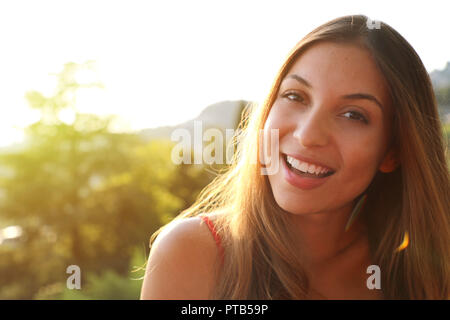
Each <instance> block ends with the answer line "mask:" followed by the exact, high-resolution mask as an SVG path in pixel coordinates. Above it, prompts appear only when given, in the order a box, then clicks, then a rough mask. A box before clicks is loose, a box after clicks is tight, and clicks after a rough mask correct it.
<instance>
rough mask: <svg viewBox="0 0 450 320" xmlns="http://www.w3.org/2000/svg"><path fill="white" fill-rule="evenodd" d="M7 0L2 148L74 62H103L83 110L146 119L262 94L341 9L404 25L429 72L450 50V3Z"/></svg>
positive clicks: (139, 124) (139, 122)
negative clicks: (37, 98) (38, 97)
mask: <svg viewBox="0 0 450 320" xmlns="http://www.w3.org/2000/svg"><path fill="white" fill-rule="evenodd" d="M361 2H362V1H298V0H297V1H287V0H284V1H283V0H277V1H261V0H260V1H243V0H240V1H230V0H228V1H214V0H210V1H195V0H189V1H182V0H180V1H168V0H164V1H150V0H149V1H130V0H126V1H125V0H123V1H112V0H109V1H95V0H90V1H82V0H76V1H63V0H57V1H42V0H39V1H20V0H18V1H17V0H16V1H12V0H11V1H2V2H0V88H1V89H0V108H1V115H0V146H4V145H7V144H9V143H11V142H15V141H19V140H20V139H21V133H20V132H21V130H20V128H23V127H24V126H26V125H28V124H29V123H31V122H33V121H35V120H37V118H36V117H37V114H36V112H33V111H32V110H31V109H29V108H28V107H27V104H26V101H25V99H24V94H25V92H26V91H28V90H39V91H42V92H44V93H47V94H50V93H51V89H52V88H53V86H54V84H55V83H54V77H53V76H51V75H49V73H56V72H59V71H60V70H62V67H63V65H64V63H66V62H70V61H73V62H80V63H81V62H84V61H86V60H95V61H96V62H97V72H98V73H97V77H98V78H99V79H100V80H101V81H102V82H103V84H104V85H105V89H104V90H99V89H98V90H93V92H91V93H89V92H85V93H84V94H83V95H82V96H81V97H80V98H79V109H81V110H82V111H86V112H92V113H98V114H117V115H120V116H121V117H123V121H124V126H125V127H128V128H130V129H141V128H148V127H154V126H160V125H169V124H176V123H180V122H182V121H185V120H188V119H191V118H193V117H195V116H197V115H198V113H199V112H200V111H201V110H202V109H203V108H204V107H206V106H207V105H209V104H213V103H216V102H219V101H222V100H235V99H246V100H257V101H258V100H261V99H262V98H263V97H264V95H265V94H266V93H267V90H268V88H269V86H270V85H271V83H272V80H273V78H274V76H275V73H276V72H277V70H278V68H279V67H280V66H281V63H282V61H283V59H284V58H285V56H286V54H287V53H288V52H289V50H290V49H291V48H292V47H293V46H294V45H295V44H296V43H297V42H298V41H299V40H300V39H301V38H302V37H303V36H304V35H306V33H308V32H309V31H311V30H312V29H313V28H315V27H317V26H319V25H320V24H322V23H325V22H327V21H328V20H331V19H333V18H336V17H339V16H343V15H348V14H365V15H367V16H369V17H370V18H372V19H375V20H382V21H384V22H386V23H388V24H390V25H391V26H392V27H394V28H395V29H396V30H397V31H399V32H400V33H401V34H402V35H403V36H404V37H405V38H406V39H407V40H408V41H409V42H410V43H411V45H412V46H413V47H414V48H415V49H416V51H417V52H418V54H419V56H420V57H421V58H422V60H423V62H424V64H425V66H426V68H427V70H428V71H432V70H434V69H442V68H443V67H444V66H445V63H446V61H448V60H450V42H449V41H448V40H447V39H448V38H449V37H448V34H449V31H450V25H449V24H448V21H447V17H448V10H446V8H447V5H446V3H447V1H431V0H428V1H392V0H389V1H381V0H376V1H375V0H374V1H364V2H363V3H361Z"/></svg>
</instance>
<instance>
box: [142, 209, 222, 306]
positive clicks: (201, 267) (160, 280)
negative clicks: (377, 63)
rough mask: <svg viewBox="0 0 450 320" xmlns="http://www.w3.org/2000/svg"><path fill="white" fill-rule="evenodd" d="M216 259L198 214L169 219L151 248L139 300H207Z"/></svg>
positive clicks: (210, 239) (210, 236) (210, 290)
mask: <svg viewBox="0 0 450 320" xmlns="http://www.w3.org/2000/svg"><path fill="white" fill-rule="evenodd" d="M218 259H219V254H218V250H217V246H216V243H215V241H214V238H213V237H212V235H211V231H210V230H209V229H208V227H207V225H206V224H205V223H203V221H202V220H201V219H200V217H190V218H184V219H181V220H178V221H173V222H172V223H171V224H170V225H169V226H168V227H167V228H166V229H164V230H163V231H162V232H161V233H160V234H159V235H158V236H157V238H156V239H155V241H154V243H153V245H152V247H151V250H150V256H149V259H148V262H147V267H146V271H145V277H144V282H143V284H142V289H141V299H157V300H166V299H173V300H178V299H192V300H197V299H209V298H210V297H211V294H212V289H213V288H214V285H215V274H216V272H217V269H216V268H217V265H218V264H217V261H218Z"/></svg>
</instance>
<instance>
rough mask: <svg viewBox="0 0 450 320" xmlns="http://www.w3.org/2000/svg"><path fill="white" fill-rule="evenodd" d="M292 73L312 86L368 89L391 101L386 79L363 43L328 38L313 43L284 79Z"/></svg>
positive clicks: (350, 89)
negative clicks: (334, 41) (335, 40)
mask: <svg viewBox="0 0 450 320" xmlns="http://www.w3.org/2000/svg"><path fill="white" fill-rule="evenodd" d="M290 75H298V76H301V77H302V78H303V79H306V80H307V81H308V82H309V84H310V85H311V89H312V90H315V89H317V90H327V92H330V90H332V91H336V92H339V93H342V94H347V93H351V92H353V91H361V92H362V91H364V92H367V93H370V94H372V95H376V96H378V97H379V98H380V99H381V100H383V102H384V103H386V104H387V103H388V102H389V91H388V86H387V83H386V80H385V78H384V76H383V74H382V73H381V71H380V70H379V69H378V67H377V65H376V63H375V60H374V59H373V57H372V55H371V54H370V52H369V51H368V50H367V49H364V48H362V47H361V46H359V45H352V44H340V43H332V42H324V43H318V44H315V45H313V46H312V47H310V48H308V49H307V50H305V51H304V52H303V53H302V54H301V55H300V56H298V57H297V58H296V59H295V61H294V62H293V64H292V65H291V67H290V69H289V70H288V72H287V73H286V76H285V77H284V79H283V82H284V81H291V80H292V78H291V77H289V76H290Z"/></svg>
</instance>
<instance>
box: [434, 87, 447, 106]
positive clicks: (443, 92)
mask: <svg viewBox="0 0 450 320" xmlns="http://www.w3.org/2000/svg"><path fill="white" fill-rule="evenodd" d="M435 93H436V100H437V102H438V104H439V105H444V106H450V87H444V88H439V89H437V90H436V91H435Z"/></svg>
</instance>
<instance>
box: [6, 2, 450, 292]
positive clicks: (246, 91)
mask: <svg viewBox="0 0 450 320" xmlns="http://www.w3.org/2000/svg"><path fill="white" fill-rule="evenodd" d="M348 14H365V15H367V16H369V17H370V18H372V19H374V20H382V21H385V22H387V23H388V24H390V25H391V26H392V27H394V28H395V29H396V30H397V31H399V32H400V33H401V34H402V35H403V36H404V37H405V38H406V39H407V40H408V41H409V42H410V43H411V44H412V46H413V47H414V48H415V49H416V51H417V52H418V54H419V56H420V57H421V58H422V60H423V62H424V64H425V66H426V68H427V70H428V71H429V73H430V76H431V79H432V82H433V86H434V89H435V93H436V96H437V99H438V102H439V113H440V118H441V121H442V123H443V124H444V128H445V137H446V139H447V143H450V62H449V61H450V43H449V42H448V40H445V39H447V38H448V33H449V31H450V30H449V29H450V27H449V25H448V22H447V20H446V19H447V11H446V10H445V1H428V2H427V3H426V5H425V4H421V3H420V2H411V1H410V2H408V7H405V4H403V2H392V1H370V2H365V3H361V1H340V2H339V4H337V3H336V2H333V1H317V2H314V3H312V2H300V1H276V2H275V1H272V2H268V1H245V2H238V1H227V2H219V1H164V2H160V3H159V4H158V3H157V2H153V1H81V0H78V1H20V0H19V1H14V2H12V1H10V2H1V3H0V45H1V48H2V49H1V51H0V52H1V53H0V85H1V90H0V108H1V116H0V299H138V298H139V294H140V288H141V285H142V276H143V275H144V270H143V268H142V266H143V265H144V263H145V261H146V259H147V257H148V254H149V246H148V242H149V238H150V236H151V234H152V233H153V232H154V231H156V230H157V229H158V228H159V227H160V226H161V225H163V224H165V223H167V222H169V221H170V220H171V219H172V218H173V217H174V216H176V215H177V214H178V213H179V212H180V211H182V210H183V209H185V208H187V207H189V206H190V205H191V204H192V203H193V202H194V200H195V198H196V197H197V195H198V193H199V192H200V191H201V189H202V188H203V187H204V186H205V185H206V184H208V183H209V182H210V181H211V180H212V179H213V178H214V177H215V175H216V174H217V172H218V171H219V170H220V169H221V168H223V166H224V165H206V164H198V165H194V164H181V165H176V164H174V163H173V161H171V152H172V148H173V147H174V145H175V142H173V141H171V139H170V137H171V133H172V132H173V130H174V129H177V128H181V129H186V130H188V132H193V123H194V121H195V120H198V121H201V122H202V124H203V129H204V130H205V129H207V128H217V129H219V130H221V131H224V130H225V129H227V128H228V129H234V128H236V126H237V124H238V122H239V119H240V115H241V112H242V110H243V108H244V107H245V106H246V105H247V103H248V102H252V101H253V102H260V101H262V99H263V98H264V97H265V95H266V94H267V92H268V89H269V87H270V85H271V84H272V81H273V79H274V77H275V74H276V72H277V71H278V68H279V67H280V66H281V63H282V62H283V60H284V58H285V56H286V55H287V53H288V52H289V50H290V49H291V48H292V47H293V46H294V45H295V43H296V42H297V41H299V40H300V39H301V38H302V37H303V36H304V35H306V34H307V33H308V32H309V31H311V30H312V29H313V28H315V27H317V26H318V25H320V24H322V23H324V22H326V21H328V20H330V19H333V18H336V17H339V16H343V15H348ZM448 159H449V160H450V154H449V153H448ZM449 164H450V162H449ZM69 265H77V266H79V267H80V270H81V289H68V288H67V286H66V280H67V278H68V277H69V276H70V274H67V273H66V269H67V267H68V266H69Z"/></svg>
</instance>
